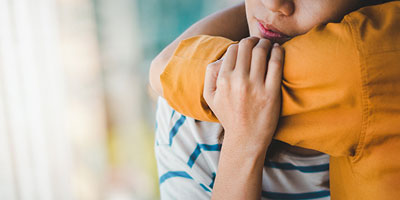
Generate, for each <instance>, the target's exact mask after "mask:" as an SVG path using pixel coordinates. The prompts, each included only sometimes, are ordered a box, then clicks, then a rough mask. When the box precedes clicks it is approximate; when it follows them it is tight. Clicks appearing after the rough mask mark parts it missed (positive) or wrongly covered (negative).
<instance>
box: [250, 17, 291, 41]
mask: <svg viewBox="0 0 400 200" xmlns="http://www.w3.org/2000/svg"><path fill="white" fill-rule="evenodd" d="M258 29H259V30H260V33H261V34H262V36H263V37H264V38H266V39H269V40H273V41H278V40H284V39H287V38H289V36H287V35H285V34H283V33H282V32H280V31H279V30H278V29H276V28H275V27H273V26H272V25H269V24H266V25H265V26H264V25H263V24H262V23H261V22H258Z"/></svg>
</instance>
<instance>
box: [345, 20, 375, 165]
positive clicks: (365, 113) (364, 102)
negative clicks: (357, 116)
mask: <svg viewBox="0 0 400 200" xmlns="http://www.w3.org/2000/svg"><path fill="white" fill-rule="evenodd" d="M347 17H348V18H350V19H352V17H351V15H348V16H347ZM354 21H355V20H347V19H345V22H347V23H348V24H349V27H350V32H351V34H352V38H353V42H354V44H355V46H356V51H357V55H358V65H359V68H360V77H361V110H362V111H361V130H360V133H359V137H358V143H357V146H356V149H355V152H354V156H352V157H351V158H350V160H351V161H352V162H353V163H354V162H357V161H358V160H360V158H361V156H362V154H363V152H364V151H363V150H364V147H365V140H366V132H367V129H368V125H369V120H370V116H369V113H370V105H369V101H368V96H369V90H368V87H367V86H366V85H367V77H368V72H367V69H366V62H365V59H363V58H364V57H363V56H365V55H364V52H363V49H362V47H361V39H360V38H359V37H358V34H357V33H358V31H357V29H356V28H354V25H355V24H354V23H355V22H354Z"/></svg>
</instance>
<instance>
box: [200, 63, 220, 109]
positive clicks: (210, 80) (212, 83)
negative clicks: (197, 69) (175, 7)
mask: <svg viewBox="0 0 400 200" xmlns="http://www.w3.org/2000/svg"><path fill="white" fill-rule="evenodd" d="M221 64H222V60H217V61H215V62H213V63H210V64H209V65H207V69H206V75H205V78H204V89H203V97H204V99H205V100H206V102H207V104H210V102H211V101H212V100H213V99H214V95H215V91H216V90H217V78H218V74H219V70H220V68H221Z"/></svg>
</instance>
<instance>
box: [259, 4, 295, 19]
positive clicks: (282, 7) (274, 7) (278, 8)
mask: <svg viewBox="0 0 400 200" xmlns="http://www.w3.org/2000/svg"><path fill="white" fill-rule="evenodd" d="M261 2H262V3H263V4H264V6H265V7H266V8H267V9H269V10H271V11H272V12H276V13H281V14H282V15H286V16H290V15H292V14H293V12H294V3H293V1H292V0H261Z"/></svg>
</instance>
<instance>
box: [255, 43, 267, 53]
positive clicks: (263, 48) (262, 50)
mask: <svg viewBox="0 0 400 200" xmlns="http://www.w3.org/2000/svg"><path fill="white" fill-rule="evenodd" d="M268 50H269V48H268V47H267V46H264V45H257V46H255V47H254V48H253V52H254V53H260V54H266V53H267V52H268Z"/></svg>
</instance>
